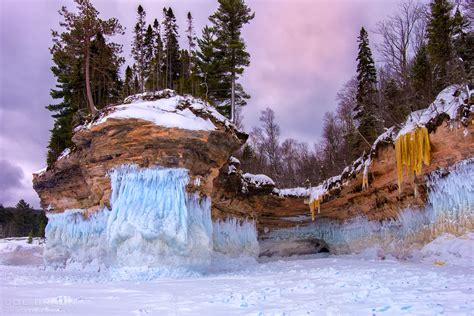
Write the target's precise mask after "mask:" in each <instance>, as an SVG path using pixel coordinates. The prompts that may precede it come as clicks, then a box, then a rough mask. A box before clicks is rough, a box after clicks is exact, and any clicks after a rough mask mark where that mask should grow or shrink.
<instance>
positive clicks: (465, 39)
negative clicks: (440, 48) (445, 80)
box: [452, 7, 474, 84]
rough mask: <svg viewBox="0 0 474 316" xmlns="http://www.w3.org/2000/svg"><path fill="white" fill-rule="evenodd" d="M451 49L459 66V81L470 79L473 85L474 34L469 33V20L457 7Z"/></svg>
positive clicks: (453, 21)
mask: <svg viewBox="0 0 474 316" xmlns="http://www.w3.org/2000/svg"><path fill="white" fill-rule="evenodd" d="M452 24H453V30H452V38H453V49H454V54H455V56H456V57H457V58H455V61H456V62H457V64H460V65H459V68H461V69H459V72H461V73H460V75H459V77H460V78H456V79H459V80H465V79H470V81H471V84H474V32H473V31H470V24H471V23H470V22H469V20H468V19H467V18H466V17H465V16H463V15H462V13H461V11H460V10H459V7H458V8H456V13H455V14H454V17H453V19H452Z"/></svg>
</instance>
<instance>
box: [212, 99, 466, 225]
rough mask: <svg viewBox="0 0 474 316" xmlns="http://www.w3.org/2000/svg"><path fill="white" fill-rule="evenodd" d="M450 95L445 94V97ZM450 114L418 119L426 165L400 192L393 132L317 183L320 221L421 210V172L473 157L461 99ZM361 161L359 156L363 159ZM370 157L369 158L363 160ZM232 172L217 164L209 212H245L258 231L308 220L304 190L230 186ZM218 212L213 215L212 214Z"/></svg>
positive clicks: (424, 192) (382, 217) (377, 218)
mask: <svg viewBox="0 0 474 316" xmlns="http://www.w3.org/2000/svg"><path fill="white" fill-rule="evenodd" d="M449 96H450V95H449ZM460 102H461V103H462V102H465V103H463V104H462V105H461V106H459V107H457V108H456V110H457V113H455V112H456V111H454V112H453V114H452V115H453V116H455V117H453V119H450V116H448V115H446V114H445V113H441V114H439V115H434V116H433V117H432V118H429V120H428V119H426V120H425V122H423V124H424V125H425V126H427V128H428V131H429V138H430V144H431V163H430V164H429V165H427V166H423V168H422V173H421V175H419V176H417V177H416V178H415V179H410V178H409V177H408V178H407V177H405V178H404V179H403V183H402V189H401V192H399V191H398V185H397V163H396V155H395V146H394V143H393V142H394V140H393V139H394V137H396V134H395V133H394V132H393V130H391V131H389V132H388V133H387V134H386V135H384V136H382V137H381V138H379V140H378V142H377V143H376V144H374V147H373V150H372V152H371V153H370V155H366V156H365V157H361V159H359V160H358V161H355V162H354V164H353V165H352V166H350V167H348V168H346V170H344V172H343V173H342V174H341V175H340V176H337V177H334V178H331V179H328V180H327V181H326V182H325V183H324V184H323V185H322V186H323V187H324V190H325V191H326V193H325V194H324V196H323V197H322V200H321V213H320V214H316V221H318V220H321V219H328V220H335V221H338V222H342V221H345V220H348V219H352V218H356V217H359V216H363V217H366V218H367V219H368V220H375V221H381V220H386V219H393V218H396V217H397V216H398V214H399V212H400V210H402V209H404V208H414V209H416V208H422V207H424V206H425V204H426V199H427V186H426V181H427V180H428V177H427V175H428V174H430V173H431V172H433V171H435V170H438V169H443V168H445V167H448V166H451V165H453V164H455V163H456V162H458V161H461V160H464V159H467V158H470V157H474V145H473V144H474V124H473V122H474V113H473V112H472V110H470V105H469V104H468V101H467V100H460ZM364 159H365V160H364ZM369 160H370V161H369ZM367 161H369V162H370V164H368V168H367V178H368V184H369V185H368V188H367V189H365V190H363V189H362V186H363V177H364V163H365V162H367ZM236 177H237V175H236V174H230V175H228V174H227V172H226V169H225V168H223V170H222V172H221V175H220V176H219V177H218V178H217V179H216V180H215V190H214V193H213V197H214V199H213V203H214V204H213V206H212V207H213V213H215V214H221V216H223V215H222V214H232V215H233V216H241V217H246V216H250V217H252V218H254V219H257V223H258V226H257V227H258V230H259V233H261V234H262V233H266V232H269V231H272V230H275V229H279V228H290V227H297V226H300V225H307V224H309V223H310V222H311V217H310V212H309V207H308V205H306V204H305V203H304V199H305V198H308V197H309V195H310V191H309V190H305V189H304V188H299V190H275V191H274V192H272V193H270V194H260V193H258V192H255V193H254V192H251V191H250V192H246V193H244V192H242V191H241V190H239V189H238V188H236V187H235V185H234V186H233V184H235V183H239V181H238V180H236V179H235V178H236ZM216 216H218V215H216Z"/></svg>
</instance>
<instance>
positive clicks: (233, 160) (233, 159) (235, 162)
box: [229, 156, 240, 165]
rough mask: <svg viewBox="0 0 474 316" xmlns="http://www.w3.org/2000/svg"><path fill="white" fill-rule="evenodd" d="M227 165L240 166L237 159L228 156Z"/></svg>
mask: <svg viewBox="0 0 474 316" xmlns="http://www.w3.org/2000/svg"><path fill="white" fill-rule="evenodd" d="M229 163H231V164H238V165H240V160H239V159H237V158H235V157H234V156H230V158H229Z"/></svg>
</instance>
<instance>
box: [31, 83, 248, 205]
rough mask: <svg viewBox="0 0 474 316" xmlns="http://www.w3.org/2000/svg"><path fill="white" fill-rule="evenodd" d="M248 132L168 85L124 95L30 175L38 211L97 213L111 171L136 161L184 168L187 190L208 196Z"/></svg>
mask: <svg viewBox="0 0 474 316" xmlns="http://www.w3.org/2000/svg"><path fill="white" fill-rule="evenodd" d="M246 139H247V135H246V134H244V133H242V132H240V131H239V130H238V129H237V128H236V127H235V126H234V125H233V124H230V122H229V121H228V120H226V119H225V118H224V117H223V116H222V115H220V114H219V113H217V112H216V111H215V110H214V109H213V108H212V107H210V106H208V105H207V104H205V103H204V102H202V101H200V100H197V99H194V98H191V97H182V96H177V95H176V94H175V93H174V92H173V91H171V90H164V91H160V92H156V93H144V94H141V95H135V96H132V97H129V98H127V99H126V100H125V101H124V104H123V105H118V106H113V107H108V108H106V109H104V110H103V111H102V112H101V113H100V114H99V116H98V117H97V118H96V119H95V120H93V121H92V122H89V123H88V124H87V125H83V126H79V127H77V128H76V129H75V133H74V136H73V142H74V145H75V146H74V148H72V149H71V150H68V151H66V152H65V153H64V154H63V155H62V156H61V157H60V158H59V159H58V161H56V162H55V164H54V165H53V166H51V167H50V168H49V169H48V170H46V171H43V172H40V173H38V174H34V177H33V186H34V189H35V190H36V192H37V193H38V195H39V197H40V199H41V205H42V207H43V208H46V209H49V210H51V211H54V212H62V211H64V210H65V209H87V210H88V211H94V210H97V209H99V208H100V207H103V206H109V204H110V195H111V186H110V177H109V176H108V173H109V172H110V171H111V170H112V169H113V168H115V167H118V166H121V165H124V164H134V165H138V166H139V167H149V166H161V167H172V168H186V169H188V170H189V176H190V182H189V183H190V184H189V185H188V190H189V191H199V192H200V193H201V194H204V195H210V193H211V192H212V189H213V180H214V178H215V177H216V176H217V175H218V172H219V169H220V168H221V167H222V166H223V165H224V164H225V163H226V161H227V159H228V157H229V156H230V155H231V153H232V152H233V151H235V150H236V149H238V148H239V147H240V146H241V145H242V144H243V143H244V142H245V140H246Z"/></svg>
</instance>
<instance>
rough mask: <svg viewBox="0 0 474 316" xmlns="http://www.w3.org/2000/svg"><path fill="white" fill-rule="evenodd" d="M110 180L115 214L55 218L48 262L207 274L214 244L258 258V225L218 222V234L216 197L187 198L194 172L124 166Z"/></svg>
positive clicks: (50, 229) (75, 212)
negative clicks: (214, 214) (189, 270)
mask: <svg viewBox="0 0 474 316" xmlns="http://www.w3.org/2000/svg"><path fill="white" fill-rule="evenodd" d="M109 175H110V178H111V186H112V196H111V208H112V209H111V210H108V209H107V208H104V209H103V210H102V211H99V212H97V213H95V214H93V215H91V216H86V215H85V214H84V213H83V211H81V210H68V211H66V212H64V213H61V214H50V215H48V217H49V222H48V225H47V228H46V239H47V243H46V247H45V260H46V262H47V263H54V264H59V265H64V264H68V263H69V262H71V261H73V262H83V263H86V264H88V263H92V262H97V263H99V264H104V265H106V266H118V267H120V266H122V267H124V266H127V267H138V266H148V267H157V266H172V267H186V268H192V269H194V268H196V269H200V268H202V267H205V266H206V265H208V264H209V263H210V260H211V256H212V253H213V250H214V248H215V247H214V246H217V249H216V250H217V251H220V252H223V253H232V254H235V253H236V251H238V250H239V249H240V250H241V251H243V252H244V253H243V254H245V255H255V251H252V250H254V248H252V247H254V246H255V244H257V245H258V243H257V235H256V230H255V223H253V222H252V223H243V224H242V225H239V224H235V221H234V222H232V221H230V222H225V223H220V222H219V223H215V224H214V227H215V229H216V232H217V235H214V236H213V224H212V220H211V203H210V198H207V197H203V198H201V197H199V195H198V194H197V193H188V192H186V185H187V184H188V182H189V176H188V170H186V169H182V168H173V169H172V168H160V167H152V168H143V169H140V168H139V167H137V166H135V165H124V166H121V167H119V168H116V169H114V170H112V171H111V172H110V174H109ZM223 231H225V232H227V233H228V235H226V236H224V235H225V234H223V233H222V232H223ZM229 234H230V235H232V234H242V236H230V237H229ZM222 238H225V240H224V241H223V240H221V239H222ZM239 242H242V243H243V244H242V245H238V243H239ZM249 245H252V246H249ZM226 247H229V249H226Z"/></svg>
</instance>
